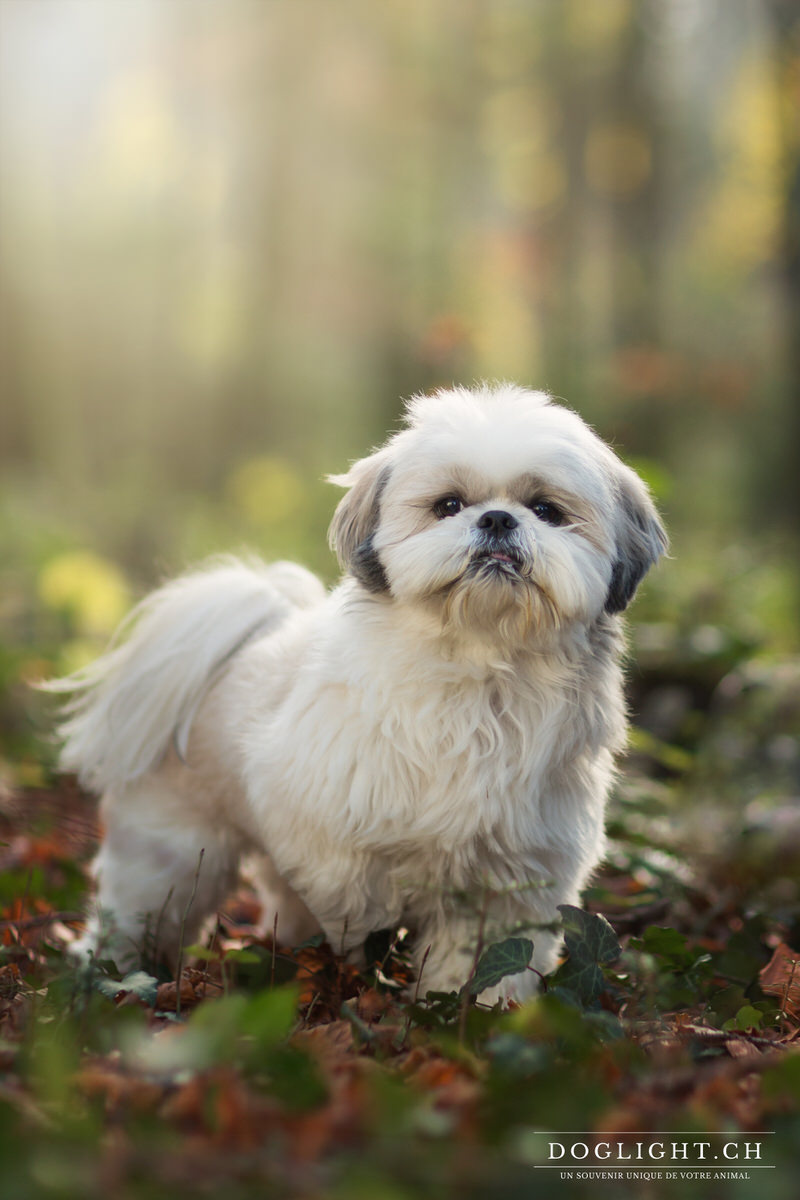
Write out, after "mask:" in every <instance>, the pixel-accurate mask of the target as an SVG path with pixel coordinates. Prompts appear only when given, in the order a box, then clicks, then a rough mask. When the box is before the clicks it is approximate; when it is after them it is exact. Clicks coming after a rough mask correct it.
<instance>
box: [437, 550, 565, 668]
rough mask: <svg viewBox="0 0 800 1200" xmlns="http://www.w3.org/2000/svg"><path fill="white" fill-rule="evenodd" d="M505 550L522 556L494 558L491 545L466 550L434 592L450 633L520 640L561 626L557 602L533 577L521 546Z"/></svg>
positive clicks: (515, 643) (507, 641)
mask: <svg viewBox="0 0 800 1200" xmlns="http://www.w3.org/2000/svg"><path fill="white" fill-rule="evenodd" d="M504 550H506V551H510V552H512V553H513V554H514V555H515V556H518V557H517V559H516V561H512V562H509V563H507V562H504V561H502V560H499V559H497V558H492V557H491V556H490V555H491V553H492V551H491V549H490V548H489V547H486V548H478V549H477V550H474V551H471V552H467V553H466V554H465V555H464V561H463V566H462V567H461V569H460V570H459V571H458V573H457V574H456V576H455V578H454V579H453V580H452V581H451V582H449V583H448V584H446V585H445V586H444V587H441V588H439V589H438V590H437V591H436V592H434V593H433V594H432V596H431V597H430V602H431V603H432V604H434V605H436V606H438V607H439V611H440V617H441V623H442V634H443V635H444V636H445V637H452V636H457V635H459V634H473V635H475V634H477V635H482V636H484V637H488V638H491V639H492V640H496V641H499V642H502V643H504V644H505V645H507V646H520V645H524V644H525V642H526V641H528V640H529V639H530V638H531V637H535V636H536V635H537V634H538V633H544V632H545V631H546V632H549V633H553V632H555V631H557V630H558V628H559V626H560V623H561V619H560V616H559V611H558V607H557V605H556V603H555V601H554V600H553V598H552V596H550V595H549V593H548V592H547V590H546V589H545V587H544V586H543V585H542V584H541V583H538V582H537V581H536V580H535V579H534V578H533V575H532V571H531V568H530V565H529V564H527V563H526V562H525V560H524V558H523V557H522V551H521V550H520V548H519V546H518V545H516V544H514V545H512V544H509V545H507V546H506V547H504Z"/></svg>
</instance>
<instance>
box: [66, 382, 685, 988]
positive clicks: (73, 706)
mask: <svg viewBox="0 0 800 1200" xmlns="http://www.w3.org/2000/svg"><path fill="white" fill-rule="evenodd" d="M331 478H332V481H333V482H335V483H337V484H340V485H342V486H343V487H345V488H347V491H346V493H345V495H344V498H343V499H342V500H341V502H340V504H339V506H338V508H337V509H336V512H335V514H334V517H333V522H332V525H331V531H330V539H331V544H332V546H333V547H334V549H335V550H336V552H337V554H338V556H339V559H340V561H341V564H342V567H343V568H344V571H345V578H344V580H343V582H342V583H341V584H340V585H339V586H338V587H337V588H335V589H334V590H333V591H332V592H330V593H329V594H328V593H326V592H325V590H324V588H323V586H322V584H321V583H320V582H319V581H318V580H317V579H316V578H315V577H314V576H313V575H311V574H310V573H309V572H308V571H306V570H304V569H303V568H302V567H299V566H294V565H292V564H290V563H276V564H274V565H272V566H266V565H264V564H262V563H260V562H257V561H256V562H248V561H238V560H233V559H224V560H219V561H217V562H213V563H211V564H210V565H207V566H205V567H203V568H202V569H200V570H199V571H197V572H195V573H192V574H188V575H185V576H183V577H182V578H179V579H177V580H176V581H174V582H172V583H169V584H167V585H166V586H165V587H162V588H161V589H160V590H158V591H156V592H154V593H153V594H152V595H150V596H149V597H148V598H147V599H145V600H144V601H143V603H142V604H141V605H140V606H139V608H138V609H137V610H136V611H135V613H134V615H133V623H132V626H131V627H130V631H129V632H128V633H127V634H126V635H123V636H122V637H120V638H118V640H117V642H116V644H115V645H113V647H112V649H111V650H110V651H109V652H108V653H107V654H105V656H104V657H102V658H101V659H100V660H99V661H98V662H96V663H94V664H93V665H92V666H90V667H89V668H87V669H86V670H84V671H83V672H81V673H79V674H77V675H75V676H72V677H70V678H69V679H67V680H62V681H59V682H57V683H56V684H55V685H52V686H54V687H55V689H56V690H62V691H72V692H74V693H75V695H74V696H73V698H72V700H71V701H70V703H69V705H68V707H67V712H66V717H65V720H64V722H63V724H62V727H61V733H62V735H63V737H64V739H65V745H64V749H63V754H62V760H61V762H62V766H63V767H64V768H65V769H67V770H74V771H77V772H78V774H79V776H80V778H81V780H82V781H83V782H84V783H85V784H86V785H87V786H89V787H90V788H92V789H95V790H96V791H98V792H101V793H102V797H103V798H102V810H101V811H102V823H103V827H104V834H103V841H102V846H101V848H100V851H99V853H98V855H97V858H96V860H95V863H94V873H95V875H96V878H97V886H98V895H97V912H98V915H97V916H96V917H93V918H92V919H91V920H90V922H89V925H88V928H87V931H86V934H85V935H84V937H83V939H82V947H83V950H84V951H89V950H92V951H94V952H98V950H99V951H101V952H102V956H103V957H113V958H114V959H115V961H116V963H117V965H118V966H120V967H123V968H124V967H129V966H131V965H133V964H134V963H135V962H136V961H138V957H139V955H140V952H141V946H142V942H143V939H144V938H145V936H146V935H149V936H151V937H155V938H156V939H157V942H158V948H159V950H160V951H161V953H162V954H163V955H165V956H166V957H167V958H169V957H171V958H172V960H173V962H174V959H175V956H176V955H177V953H178V948H179V942H180V940H181V939H183V941H184V942H185V943H188V942H190V941H191V940H193V938H195V937H196V936H197V933H198V930H199V928H200V926H201V924H202V922H203V921H204V920H205V918H206V917H208V916H209V915H210V914H212V913H213V912H214V911H215V909H216V908H217V906H218V905H219V904H220V903H221V902H222V901H223V899H224V898H225V896H226V893H228V892H229V890H230V888H231V886H232V885H233V884H234V882H235V880H236V877H237V873H238V868H239V864H240V860H241V859H242V857H243V856H244V855H246V854H250V853H252V852H253V851H255V852H257V853H258V855H259V856H260V859H259V861H260V863H261V871H262V878H263V880H264V881H265V888H266V889H268V891H269V896H270V901H269V902H270V905H271V912H270V913H269V914H268V915H267V916H266V919H265V924H266V925H267V926H268V927H269V926H271V924H272V917H273V914H277V931H278V936H279V938H280V940H281V941H282V942H284V943H291V942H292V941H296V940H302V939H303V938H304V937H306V936H308V935H309V934H310V933H311V932H313V931H314V930H315V929H319V928H321V929H322V930H323V931H324V933H325V935H326V937H327V938H328V940H329V941H330V943H331V945H332V946H333V947H334V948H335V949H337V950H339V949H341V948H344V950H345V951H348V952H352V953H357V951H358V948H359V947H360V946H361V945H362V944H363V942H364V939H365V937H366V935H367V934H368V933H370V931H373V930H379V929H384V928H396V927H397V926H398V925H400V924H403V925H406V926H407V927H408V928H410V929H412V930H413V931H414V934H415V945H416V947H417V952H418V954H419V957H420V959H421V958H422V955H423V953H424V952H425V951H426V949H428V957H427V961H426V965H425V970H424V978H423V980H422V990H423V992H424V991H426V990H429V989H435V990H450V989H453V988H458V987H459V986H461V985H463V984H464V983H465V981H466V979H467V977H468V975H469V971H470V966H471V963H472V961H473V955H474V949H475V940H476V923H477V922H476V917H475V911H474V905H470V903H469V902H468V901H469V898H470V897H472V898H475V897H483V900H482V901H481V903H483V904H484V909H485V911H484V914H483V916H484V918H485V920H486V921H487V922H488V923H487V925H486V934H485V937H487V938H488V937H489V936H492V935H497V936H505V935H506V934H507V933H509V932H513V931H514V930H516V929H518V930H522V929H526V930H530V931H531V934H530V936H531V937H532V939H533V941H534V954H533V959H532V964H531V965H532V966H533V967H534V969H535V970H534V971H525V972H523V973H522V974H519V975H515V976H511V977H509V978H507V979H506V980H504V981H503V983H502V984H501V985H500V986H499V988H497V989H495V990H494V991H493V992H492V993H491V994H490V995H486V994H485V995H484V998H486V999H491V1000H493V999H495V998H497V997H498V996H501V997H508V996H513V997H515V998H517V999H519V998H522V997H524V996H525V995H527V994H529V993H530V992H531V991H532V990H533V989H534V987H535V984H536V979H537V977H536V974H535V971H539V972H542V973H546V972H548V971H550V970H551V969H552V968H553V967H554V965H555V963H556V960H557V956H558V951H559V945H560V938H559V935H558V934H557V933H556V932H554V929H553V925H554V923H555V919H556V918H557V912H556V906H557V905H559V904H563V903H568V904H575V903H577V902H578V895H579V892H580V890H581V887H582V886H583V885H584V883H585V882H586V880H587V878H588V876H589V875H590V873H591V871H592V870H593V869H594V868H595V866H596V865H597V863H598V861H599V860H600V858H601V857H602V855H603V851H604V834H603V809H604V804H605V799H606V792H607V790H608V787H609V783H610V781H611V778H612V774H613V758H614V754H615V752H617V751H619V750H620V749H621V747H622V746H623V743H624V739H625V726H626V721H625V709H624V702H623V694H622V678H621V670H620V651H621V621H620V617H619V615H618V614H619V613H621V611H622V610H623V609H624V608H625V607H626V606H627V605H628V603H629V602H630V600H631V598H632V597H633V594H634V592H635V590H636V588H637V585H638V584H639V581H640V580H641V579H642V577H643V575H644V574H645V572H646V571H647V570H648V568H649V567H650V566H651V565H652V564H653V563H654V562H655V561H656V559H658V557H659V556H660V555H661V553H662V552H663V551H664V549H665V547H666V536H665V533H664V530H663V528H662V526H661V523H660V521H659V519H658V516H657V514H656V511H655V509H654V507H653V504H652V501H651V499H650V497H649V495H648V492H647V490H646V488H645V486H644V484H643V483H642V482H641V480H640V479H639V478H638V476H637V475H636V474H634V472H633V471H631V470H630V469H629V468H627V467H626V466H624V465H623V464H622V462H620V460H619V459H618V458H617V457H616V455H615V454H614V453H613V452H612V451H611V450H610V449H609V448H608V446H606V445H605V444H604V443H603V442H602V441H600V439H599V438H598V437H596V436H595V434H594V433H593V432H592V431H591V430H590V429H589V428H588V427H587V426H586V425H585V424H584V423H583V421H582V420H581V419H580V417H578V416H577V415H576V414H575V413H573V412H571V411H570V410H568V409H566V408H563V407H561V406H559V405H557V404H555V403H553V402H552V401H551V400H550V399H549V397H548V396H546V395H545V394H543V393H542V392H530V391H526V390H524V389H522V388H519V387H515V386H511V385H498V386H496V387H489V386H483V387H479V388H477V389H475V390H467V389H464V388H454V389H453V390H452V391H440V392H437V393H436V394H434V395H431V396H417V397H414V398H413V399H412V400H411V401H410V403H409V404H408V407H407V413H406V420H405V427H404V428H403V429H402V430H401V431H400V432H399V433H396V434H394V435H393V436H392V437H390V438H389V440H388V442H387V443H386V445H385V446H383V448H382V449H380V450H377V451H376V452H375V453H373V454H371V455H369V457H367V458H364V459H362V460H361V461H360V462H356V463H355V464H354V465H353V466H352V468H351V469H350V471H348V472H347V474H345V475H339V476H332V477H331ZM201 851H203V854H202V859H201ZM198 864H200V865H199V867H198ZM192 897H193V898H192ZM465 898H466V900H467V902H466V903H465Z"/></svg>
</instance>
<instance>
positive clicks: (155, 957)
mask: <svg viewBox="0 0 800 1200" xmlns="http://www.w3.org/2000/svg"><path fill="white" fill-rule="evenodd" d="M174 891H175V884H174V883H173V885H172V887H171V888H170V889H169V891H168V892H167V894H166V896H165V898H164V903H163V904H162V905H161V909H160V911H159V914H158V917H157V918H156V927H155V929H154V930H153V966H154V967H155V965H156V963H157V962H158V940H159V938H160V937H161V923H162V922H163V920H164V913H165V912H166V911H167V905H168V904H169V902H170V900H171V899H172V896H173V893H174ZM192 895H194V893H192Z"/></svg>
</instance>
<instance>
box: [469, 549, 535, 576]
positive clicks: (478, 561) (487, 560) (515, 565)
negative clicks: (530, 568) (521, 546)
mask: <svg viewBox="0 0 800 1200" xmlns="http://www.w3.org/2000/svg"><path fill="white" fill-rule="evenodd" d="M523 563H524V559H523V557H522V555H521V554H520V552H519V550H516V549H514V547H513V546H503V547H502V548H501V547H499V546H491V547H489V546H487V547H485V548H484V549H482V550H479V551H478V552H477V553H476V554H474V555H473V556H472V559H471V561H470V566H471V567H472V569H473V570H481V569H485V570H490V571H497V572H501V573H503V574H506V575H508V574H510V575H519V574H520V572H521V570H522V566H523Z"/></svg>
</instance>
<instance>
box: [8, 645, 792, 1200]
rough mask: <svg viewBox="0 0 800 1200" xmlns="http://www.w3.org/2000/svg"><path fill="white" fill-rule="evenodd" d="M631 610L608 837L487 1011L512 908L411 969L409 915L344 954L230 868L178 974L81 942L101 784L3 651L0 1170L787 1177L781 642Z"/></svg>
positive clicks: (208, 1183) (449, 1189)
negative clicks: (539, 946)
mask: <svg viewBox="0 0 800 1200" xmlns="http://www.w3.org/2000/svg"><path fill="white" fill-rule="evenodd" d="M712 634H714V636H712ZM636 638H637V639H638V640H637V645H636V662H635V669H632V671H631V703H632V707H633V709H634V712H635V713H636V718H637V719H636V724H635V725H634V728H633V731H632V740H631V751H630V753H629V755H628V757H627V759H626V760H625V762H624V763H623V764H622V767H623V770H622V774H621V776H620V780H619V783H618V786H617V788H616V790H615V795H614V798H613V801H612V804H611V806H610V812H609V833H610V837H611V849H610V852H609V855H608V857H607V860H606V863H605V865H604V867H603V870H602V872H601V873H600V874H599V875H598V876H597V878H596V879H595V880H594V881H593V884H592V886H591V887H590V888H589V889H588V890H587V892H586V893H585V895H584V904H585V908H584V909H583V910H577V909H571V910H570V909H566V910H564V911H563V917H564V925H565V934H566V949H565V955H564V959H563V962H562V964H561V965H560V967H559V968H558V970H557V971H556V972H555V973H554V974H553V975H552V976H551V977H550V978H549V979H547V980H545V981H544V983H543V986H542V988H541V990H540V992H539V994H538V995H537V996H536V997H535V998H534V999H532V1000H530V1001H529V1002H527V1003H525V1004H524V1005H522V1006H513V1005H511V1006H510V1007H509V1008H508V1009H507V1010H506V1011H501V1010H500V1009H489V1008H487V1007H485V1006H482V1005H481V1004H480V1003H477V1002H476V1001H475V997H474V993H475V991H477V990H478V985H479V984H480V983H481V982H486V981H492V980H495V979H499V978H500V977H501V976H502V975H503V974H504V973H510V972H511V970H512V969H517V970H518V969H519V962H520V958H521V957H522V958H524V957H525V955H526V950H527V949H529V947H526V944H525V943H524V940H522V939H520V938H519V937H516V938H515V937H511V938H510V939H505V940H504V941H503V942H502V943H500V944H499V945H495V946H482V947H480V948H479V949H480V953H478V954H477V955H476V959H475V968H474V972H473V975H472V977H471V979H470V980H467V981H465V985H466V986H465V988H464V989H462V991H461V992H460V993H455V992H454V993H449V994H434V993H428V992H427V991H426V989H425V985H424V973H423V979H422V980H421V981H420V980H415V978H414V976H413V972H412V970H411V968H410V965H409V957H408V953H407V941H408V936H409V935H400V934H398V932H397V931H394V934H387V935H386V936H384V937H383V938H381V937H376V938H373V939H371V940H370V943H369V944H368V946H367V951H368V958H369V960H370V962H371V966H370V968H369V969H368V970H365V971H363V972H359V971H357V970H356V969H355V967H354V966H352V965H351V964H349V963H347V962H346V961H344V960H343V959H342V958H341V957H340V956H338V955H337V954H336V953H335V950H336V948H335V947H334V948H331V947H329V946H327V945H325V944H324V943H319V942H318V941H312V942H311V943H309V944H307V945H305V946H303V947H299V948H298V947H294V948H292V947H286V946H275V945H273V944H272V940H271V938H270V937H269V936H263V934H262V933H260V932H259V928H258V918H259V911H258V905H257V902H256V900H255V898H254V894H253V893H252V892H251V891H248V889H247V888H246V887H244V886H243V887H242V888H241V889H240V890H239V891H238V892H237V893H236V894H235V895H233V896H231V897H230V899H229V901H228V903H227V904H226V905H225V906H224V908H223V911H221V912H220V913H219V914H218V916H217V919H216V922H215V923H214V927H213V928H212V929H211V930H210V931H209V934H208V938H207V939H206V940H205V941H204V942H203V943H202V944H201V945H196V946H187V947H185V948H184V957H183V962H184V966H183V970H182V973H181V977H180V980H176V979H175V978H169V977H167V976H164V975H163V974H162V973H160V972H159V970H158V969H156V968H154V967H152V965H148V964H146V963H144V964H142V970H140V971H138V972H137V973H135V974H134V975H131V976H127V977H125V978H120V976H119V974H118V973H117V972H116V971H115V970H114V968H113V965H112V964H110V963H104V962H99V963H96V964H92V965H91V967H89V968H87V967H83V968H79V967H77V966H76V965H75V963H74V961H73V960H72V958H71V956H70V954H69V947H70V944H71V943H72V942H73V941H74V940H75V938H76V937H77V935H78V931H79V930H80V927H81V920H82V915H83V913H84V912H85V911H86V907H87V904H88V903H89V896H90V889H89V881H88V873H87V868H88V864H89V862H90V860H91V856H92V853H93V851H94V848H95V846H96V842H97V833H98V831H97V825H96V816H95V804H94V802H93V801H92V800H91V799H89V798H88V797H86V796H84V795H83V794H82V793H81V791H80V790H79V789H78V788H77V787H76V785H75V784H74V782H73V781H71V780H69V779H59V778H58V777H57V776H56V775H55V774H54V772H53V769H52V754H53V750H52V747H48V746H47V744H46V742H44V741H43V739H42V737H41V733H40V732H39V731H40V730H41V728H46V724H45V722H44V720H42V719H41V716H39V717H36V716H34V718H28V717H24V715H23V716H22V717H21V716H20V714H24V713H25V711H26V710H25V708H24V705H25V703H27V700H26V696H27V693H23V691H22V690H21V689H22V687H23V684H22V683H16V682H14V681H15V680H19V679H22V677H23V675H24V674H25V672H26V671H28V669H29V668H28V666H27V665H26V664H27V663H28V658H29V656H30V651H26V654H27V655H28V658H25V660H24V662H23V661H22V658H21V657H20V659H19V661H17V660H13V661H12V660H9V665H8V676H9V679H10V680H11V682H10V684H9V685H8V688H7V690H6V691H5V692H4V693H3V696H2V697H0V700H2V704H1V705H0V707H2V711H3V713H4V714H5V715H4V722H5V724H4V729H5V733H4V737H5V743H4V748H5V761H6V762H7V763H10V764H16V765H15V766H13V767H12V768H11V775H10V782H9V786H7V787H6V789H5V791H0V1196H2V1198H3V1200H6V1197H7V1198H8V1200H62V1198H63V1200H72V1198H73V1197H78V1196H80V1197H81V1198H82V1200H95V1198H98V1200H99V1198H100V1197H103V1198H105V1197H106V1196H108V1195H113V1196H114V1198H115V1200H128V1198H130V1200H138V1198H139V1197H147V1198H150V1197H154V1198H160V1197H164V1198H165V1200H166V1198H167V1197H169V1198H170V1200H173V1198H174V1196H175V1195H176V1193H177V1192H178V1191H179V1190H180V1191H182V1192H183V1193H184V1194H190V1195H198V1196H203V1195H206V1196H215V1197H216V1196H217V1195H219V1194H221V1193H223V1192H224V1194H225V1197H226V1200H240V1198H241V1200H249V1198H250V1197H256V1196H258V1197H265V1196H266V1197H270V1196H275V1197H284V1196H286V1197H295V1196H297V1197H303V1198H306V1197H307V1198H308V1200H321V1198H323V1197H325V1198H327V1197H332V1198H333V1200H351V1198H352V1200H360V1198H362V1197H363V1200H381V1198H386V1200H404V1198H408V1200H416V1198H422V1200H428V1198H430V1200H440V1198H442V1197H445V1198H450V1197H452V1198H453V1200H456V1198H458V1200H462V1198H465V1200H494V1198H495V1197H498V1196H502V1197H504V1198H505V1197H520V1198H522V1197H528V1196H530V1195H533V1194H540V1193H541V1194H543V1195H547V1196H551V1195H552V1196H561V1195H563V1196H565V1197H573V1196H575V1197H583V1196H586V1197H588V1196H594V1195H596V1193H597V1189H598V1187H600V1186H601V1185H603V1186H608V1187H612V1188H613V1191H612V1192H607V1193H606V1194H607V1195H614V1196H618V1195H631V1196H642V1197H654V1196H661V1195H665V1196H671V1195H675V1196H678V1195H680V1196H681V1197H682V1198H684V1197H686V1198H688V1200H692V1198H693V1197H698V1198H700V1197H702V1198H703V1200H708V1198H711V1200H717V1198H718V1197H727V1196H729V1195H730V1196H735V1197H738V1198H740V1200H750V1198H753V1200H795V1198H796V1196H797V1195H798V1194H800V1152H799V1151H798V1146H800V808H799V807H798V804H797V794H798V791H799V790H800V738H799V737H798V730H800V661H798V660H797V659H796V658H791V657H790V656H788V655H787V654H782V655H775V654H773V655H771V656H770V655H769V654H765V653H763V651H761V650H759V648H758V647H754V646H753V645H752V643H748V642H747V640H746V639H744V638H739V639H738V640H737V639H736V638H732V637H730V636H728V635H723V634H722V633H721V632H720V630H719V629H717V630H715V629H713V628H711V627H710V626H700V627H696V622H695V624H694V625H691V626H688V627H687V629H686V630H685V631H684V632H680V631H679V630H676V629H675V628H674V627H673V626H666V625H659V624H656V623H653V624H651V625H649V626H644V627H642V629H640V630H638V631H636ZM30 669H31V670H32V668H30ZM45 716H46V714H45ZM478 925H479V916H478V914H476V931H477V928H478ZM530 936H531V937H532V938H534V939H535V937H536V933H535V931H532V932H531V934H530ZM515 963H516V964H517V965H516V967H515ZM673 1143H674V1144H675V1146H676V1147H677V1149H675V1148H674V1147H673ZM662 1154H663V1156H662Z"/></svg>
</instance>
